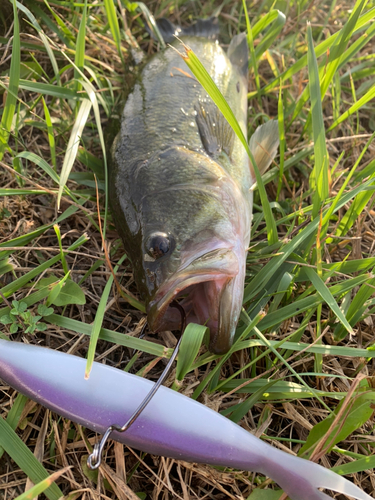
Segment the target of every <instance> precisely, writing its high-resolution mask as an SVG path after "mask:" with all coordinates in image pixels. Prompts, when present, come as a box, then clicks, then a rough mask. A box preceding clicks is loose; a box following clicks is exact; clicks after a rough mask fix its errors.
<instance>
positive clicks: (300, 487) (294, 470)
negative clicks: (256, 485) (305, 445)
mask: <svg viewBox="0 0 375 500" xmlns="http://www.w3.org/2000/svg"><path fill="white" fill-rule="evenodd" d="M271 457H272V458H271ZM262 465H264V466H265V468H263V470H262V472H264V473H265V474H267V475H268V476H269V477H271V478H272V479H273V480H274V481H276V482H277V483H278V484H279V485H280V486H281V487H282V488H283V490H284V491H285V493H287V494H288V495H289V497H290V498H292V499H293V500H328V499H329V498H331V497H330V496H329V495H327V494H326V493H323V492H322V491H319V489H318V488H321V489H326V490H332V491H335V492H338V493H342V494H344V495H347V496H349V497H352V498H355V499H356V500H371V497H370V496H369V495H367V493H365V492H364V491H362V490H361V489H360V488H358V486H356V485H355V484H353V483H351V482H350V481H348V480H347V479H345V478H344V477H342V476H339V475H338V474H336V473H335V472H332V471H330V470H329V469H326V468H324V467H321V466H320V465H318V464H315V463H314V462H310V461H308V460H304V459H303V458H299V457H294V456H292V455H285V453H284V452H281V451H280V450H276V449H274V450H272V452H270V455H269V457H268V458H267V459H266V461H265V464H262Z"/></svg>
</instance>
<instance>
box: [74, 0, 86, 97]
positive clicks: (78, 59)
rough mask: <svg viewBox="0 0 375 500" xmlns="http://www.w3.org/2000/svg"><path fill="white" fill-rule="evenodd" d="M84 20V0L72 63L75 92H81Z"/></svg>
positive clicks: (83, 58) (83, 61) (83, 63)
mask: <svg viewBox="0 0 375 500" xmlns="http://www.w3.org/2000/svg"><path fill="white" fill-rule="evenodd" d="M86 19H87V0H85V5H84V7H83V12H82V19H81V24H80V25H79V31H78V36H77V42H76V53H75V57H74V63H75V67H74V78H75V79H76V80H77V81H76V85H75V88H76V90H77V91H79V90H81V88H82V87H81V85H80V83H79V81H78V80H79V78H80V74H81V72H83V70H84V66H85V45H86V42H85V37H86Z"/></svg>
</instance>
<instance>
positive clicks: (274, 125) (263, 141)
mask: <svg viewBox="0 0 375 500" xmlns="http://www.w3.org/2000/svg"><path fill="white" fill-rule="evenodd" d="M278 146H279V125H278V122H277V120H270V121H268V122H267V123H264V124H263V125H261V126H260V127H258V128H257V129H256V130H255V132H254V134H253V135H252V136H251V139H250V142H249V148H250V151H251V152H252V153H253V156H254V159H255V162H256V164H257V167H258V169H259V171H260V173H261V175H262V174H264V172H265V171H266V170H267V168H268V167H269V166H270V165H271V163H272V160H273V159H274V158H275V156H276V153H277V148H278ZM254 179H255V176H254Z"/></svg>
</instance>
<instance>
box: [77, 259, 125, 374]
mask: <svg viewBox="0 0 375 500" xmlns="http://www.w3.org/2000/svg"><path fill="white" fill-rule="evenodd" d="M126 258H127V257H126V255H123V256H122V257H121V259H120V260H119V262H118V264H117V266H116V267H115V268H114V270H113V272H114V273H115V274H116V273H117V271H118V269H119V267H120V266H121V264H122V263H123V261H124V260H125V259H126ZM112 284H113V274H111V276H110V277H109V279H108V281H107V284H106V286H105V288H104V291H103V293H102V296H101V297H100V302H99V305H98V308H97V310H96V314H95V320H94V323H93V325H92V330H91V336H90V344H89V349H88V351H87V363H86V368H85V379H89V378H90V373H91V369H92V364H93V362H94V358H95V351H96V344H97V343H98V339H99V335H100V331H101V329H102V324H103V320H104V314H105V311H106V306H107V301H108V297H109V294H110V292H111V288H112Z"/></svg>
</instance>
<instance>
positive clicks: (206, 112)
mask: <svg viewBox="0 0 375 500" xmlns="http://www.w3.org/2000/svg"><path fill="white" fill-rule="evenodd" d="M195 111H196V112H197V115H196V117H195V120H196V122H197V125H198V130H199V135H200V136H201V141H202V145H203V147H204V149H205V150H206V152H207V154H209V155H210V156H212V157H213V158H217V157H218V156H219V155H220V153H221V152H222V151H224V152H225V153H226V154H227V155H228V156H229V157H231V154H232V150H233V145H234V138H235V133H234V132H233V129H232V127H231V126H230V125H229V123H228V122H227V120H226V119H225V118H224V116H223V114H222V113H221V111H220V110H219V108H218V107H217V106H216V104H214V103H213V102H210V101H209V102H205V103H203V102H200V103H199V104H198V105H197V106H195Z"/></svg>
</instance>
